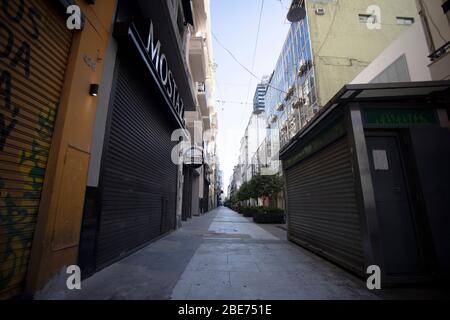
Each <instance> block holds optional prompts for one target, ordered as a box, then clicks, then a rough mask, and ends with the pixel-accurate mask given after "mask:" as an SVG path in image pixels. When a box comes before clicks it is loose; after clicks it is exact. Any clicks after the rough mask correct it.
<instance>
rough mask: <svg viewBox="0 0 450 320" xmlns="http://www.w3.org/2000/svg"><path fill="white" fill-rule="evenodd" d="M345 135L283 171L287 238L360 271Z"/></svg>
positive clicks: (359, 244) (359, 238)
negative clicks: (284, 176)
mask: <svg viewBox="0 0 450 320" xmlns="http://www.w3.org/2000/svg"><path fill="white" fill-rule="evenodd" d="M347 140H348V138H347V137H343V138H341V139H339V140H338V141H336V142H334V143H332V144H330V145H328V146H327V147H325V148H324V149H323V150H321V151H319V152H317V153H315V154H313V155H312V156H310V157H308V158H306V159H305V160H303V161H302V162H300V163H299V164H296V165H294V166H293V167H290V168H288V169H286V191H287V213H288V234H289V239H290V240H292V241H294V242H297V243H299V244H300V245H303V246H305V247H308V248H310V249H311V250H313V251H315V252H317V253H319V254H321V255H324V256H326V257H328V258H330V259H332V260H333V261H335V262H337V263H339V264H341V265H343V266H345V267H347V268H349V269H351V270H353V271H355V272H358V273H360V274H363V273H364V272H365V270H364V255H363V250H362V247H363V246H362V235H361V226H360V216H359V215H360V213H359V207H358V204H357V201H356V190H355V177H354V170H353V168H352V160H351V154H350V149H349V146H348V141H347Z"/></svg>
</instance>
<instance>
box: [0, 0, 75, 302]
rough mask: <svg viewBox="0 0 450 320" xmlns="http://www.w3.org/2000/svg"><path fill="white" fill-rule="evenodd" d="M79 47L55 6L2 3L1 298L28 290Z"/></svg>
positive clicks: (17, 0)
mask: <svg viewBox="0 0 450 320" xmlns="http://www.w3.org/2000/svg"><path fill="white" fill-rule="evenodd" d="M71 42H72V34H71V32H70V31H69V30H68V29H67V28H66V22H65V18H64V15H63V14H60V13H59V12H58V11H57V10H56V9H55V8H54V7H53V4H51V3H50V1H44V0H40V1H19V0H4V1H2V2H1V3H0V135H1V136H0V298H8V297H12V296H15V295H19V294H20V293H21V292H22V290H23V288H22V287H23V283H24V278H25V274H26V272H27V266H28V260H29V256H30V251H31V243H32V239H33V234H34V230H35V225H36V220H37V214H38V208H39V202H40V198H41V191H42V186H43V182H44V176H45V171H46V166H47V158H48V154H49V150H50V145H51V142H52V134H53V128H54V125H55V119H56V114H57V110H58V105H59V102H60V96H61V91H62V87H63V82H64V78H65V70H66V65H67V62H68V57H69V52H70V47H71Z"/></svg>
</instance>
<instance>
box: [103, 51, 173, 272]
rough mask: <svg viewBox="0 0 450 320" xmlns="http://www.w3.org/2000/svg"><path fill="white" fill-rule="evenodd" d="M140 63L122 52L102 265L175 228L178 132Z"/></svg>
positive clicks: (106, 170)
mask: <svg viewBox="0 0 450 320" xmlns="http://www.w3.org/2000/svg"><path fill="white" fill-rule="evenodd" d="M134 61H135V59H133V55H129V54H127V52H126V51H122V52H119V56H118V63H117V71H116V72H117V79H116V80H115V83H116V84H115V85H116V87H115V92H114V98H113V99H114V100H113V107H112V117H111V120H110V132H109V136H108V138H107V139H108V141H107V143H106V148H107V149H106V153H105V154H104V160H103V168H102V176H101V217H100V227H99V234H98V238H97V239H98V240H97V241H98V243H97V256H96V265H97V266H98V267H102V266H104V265H107V264H108V263H110V262H111V261H113V260H115V259H117V258H119V257H120V256H121V255H123V254H126V253H129V252H130V251H133V250H134V249H136V248H138V247H139V246H141V245H143V244H146V243H148V242H149V241H151V240H153V239H155V238H156V237H158V236H160V235H162V234H164V233H166V232H168V231H169V230H171V229H173V228H174V226H175V206H176V185H177V167H176V165H175V164H174V163H173V162H172V161H171V152H172V149H173V147H174V146H175V144H174V143H173V142H171V134H172V131H173V130H174V128H173V125H172V124H171V123H170V121H169V120H168V119H167V115H166V114H165V113H163V112H161V111H160V110H159V109H160V108H161V102H160V99H158V98H157V94H160V93H158V92H157V91H156V90H150V89H149V88H148V87H149V86H151V84H150V82H149V79H146V78H145V77H141V76H139V74H140V73H138V72H134V71H133V70H138V68H139V64H138V63H135V62H134ZM155 97H156V98H155Z"/></svg>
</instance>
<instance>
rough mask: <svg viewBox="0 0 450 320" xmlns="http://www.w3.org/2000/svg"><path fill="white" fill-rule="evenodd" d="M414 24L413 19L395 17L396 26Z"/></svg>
mask: <svg viewBox="0 0 450 320" xmlns="http://www.w3.org/2000/svg"><path fill="white" fill-rule="evenodd" d="M413 23H414V18H410V17H397V24H401V25H412V24H413Z"/></svg>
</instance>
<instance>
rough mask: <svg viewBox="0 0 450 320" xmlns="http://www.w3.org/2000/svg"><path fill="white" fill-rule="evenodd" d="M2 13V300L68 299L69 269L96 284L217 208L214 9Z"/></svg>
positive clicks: (137, 6)
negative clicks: (77, 21) (51, 290)
mask: <svg viewBox="0 0 450 320" xmlns="http://www.w3.org/2000/svg"><path fill="white" fill-rule="evenodd" d="M69 4H74V5H78V6H79V8H80V11H81V17H82V19H81V21H82V24H81V29H79V30H78V29H76V30H69V29H68V27H67V24H66V21H67V19H68V18H69V15H68V14H67V13H66V10H67V5H69ZM1 6H2V10H0V16H1V19H0V29H1V31H2V32H0V38H1V43H2V44H5V43H6V44H8V46H6V48H5V49H6V50H3V47H2V55H1V56H0V104H1V106H2V109H1V113H0V114H1V125H2V130H1V132H2V136H1V140H0V141H1V149H0V162H2V165H1V167H0V173H1V174H0V190H1V196H0V201H2V203H3V205H0V208H1V209H0V210H1V223H0V298H10V297H17V296H24V295H31V296H32V295H34V294H36V293H37V292H39V291H40V290H42V289H44V288H45V287H46V284H47V283H48V282H49V281H50V280H52V281H56V283H58V286H60V287H58V288H56V290H58V289H64V288H65V277H66V274H65V267H66V266H69V265H79V266H80V267H81V271H82V276H83V277H84V278H85V277H87V276H89V275H91V274H92V273H94V272H96V271H98V270H100V269H102V268H104V267H106V266H108V265H110V264H111V263H113V262H115V261H118V260H120V259H121V258H123V257H124V256H126V255H128V254H130V253H132V252H134V251H136V250H138V249H139V248H141V247H142V246H144V245H146V244H148V243H149V242H151V241H154V240H155V239H158V238H159V237H160V236H161V235H164V234H166V233H167V232H170V231H171V230H174V229H176V228H178V227H180V226H181V222H182V220H183V217H189V216H190V215H192V214H195V213H197V214H199V213H200V212H206V211H208V210H210V209H212V208H213V207H214V206H215V205H217V201H215V199H216V195H215V193H216V192H217V191H216V189H217V188H216V186H215V176H216V172H215V170H216V168H217V166H216V164H215V162H216V159H215V152H216V144H215V134H216V133H215V132H216V131H215V130H217V115H216V114H215V111H214V105H213V103H212V101H213V93H214V79H213V77H212V72H211V64H210V63H209V61H211V59H212V50H211V43H210V34H209V30H210V24H209V23H210V22H209V19H210V14H209V1H206V0H205V1H200V0H199V1H196V0H194V1H192V2H190V1H181V0H175V1H165V0H158V1H136V2H130V1H125V0H118V1H110V0H97V1H95V2H92V3H91V2H87V1H53V2H51V1H47V0H39V1H34V2H33V3H28V2H27V3H25V2H23V1H13V0H11V1H4V2H2V4H1ZM22 11H23V12H26V13H27V14H18V12H19V13H20V12H22ZM18 17H22V18H23V19H28V20H30V21H22V22H21V21H18ZM19 20H20V19H19ZM4 31H5V32H4ZM5 37H6V38H5ZM9 43H11V44H12V46H9ZM0 46H1V45H0ZM3 53H4V54H3ZM14 57H16V58H14ZM30 57H32V59H30ZM199 57H200V58H201V59H199ZM199 65H200V66H201V67H199ZM48 66H52V68H49V67H48ZM198 73H200V75H199V74H198ZM202 73H203V74H204V77H203V74H202ZM203 84H204V85H203ZM12 88H15V89H14V90H13V89H12ZM202 99H204V100H202ZM3 106H5V108H4V107H3ZM192 114H195V115H196V116H197V117H196V118H195V119H193V118H192V117H191V115H192ZM194 124H199V125H200V126H199V128H200V129H199V130H198V132H194V127H195V126H194ZM4 126H5V128H4ZM4 129H5V130H4ZM6 129H7V130H6ZM209 129H213V130H209ZM191 132H192V134H191ZM194 133H195V134H196V135H197V136H198V137H199V139H198V140H194V138H193V137H194ZM186 145H187V146H188V147H187V148H186ZM195 146H198V147H199V148H195ZM197 151H198V152H197ZM190 189H191V190H195V192H192V193H191V194H186V192H185V191H186V190H190ZM203 199H204V200H203ZM183 203H184V206H183ZM186 203H187V204H188V206H186ZM4 222H6V223H4ZM58 281H59V282H58Z"/></svg>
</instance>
